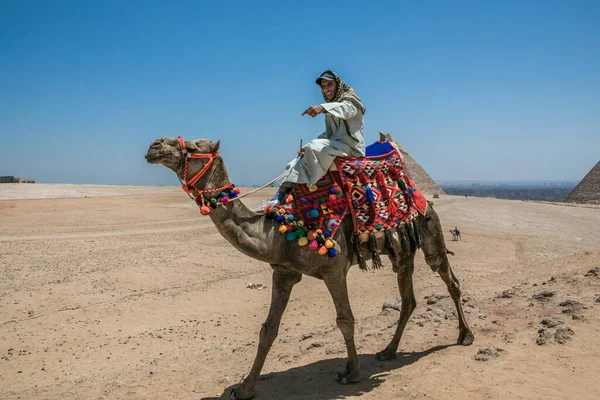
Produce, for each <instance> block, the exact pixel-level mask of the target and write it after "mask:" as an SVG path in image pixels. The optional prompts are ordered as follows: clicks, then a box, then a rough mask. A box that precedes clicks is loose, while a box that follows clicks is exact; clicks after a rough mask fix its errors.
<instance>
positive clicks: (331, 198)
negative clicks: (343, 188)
mask: <svg viewBox="0 0 600 400" xmlns="http://www.w3.org/2000/svg"><path fill="white" fill-rule="evenodd" d="M335 199H337V197H335V194H330V195H329V201H335Z"/></svg>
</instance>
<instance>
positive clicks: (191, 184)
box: [177, 136, 237, 215]
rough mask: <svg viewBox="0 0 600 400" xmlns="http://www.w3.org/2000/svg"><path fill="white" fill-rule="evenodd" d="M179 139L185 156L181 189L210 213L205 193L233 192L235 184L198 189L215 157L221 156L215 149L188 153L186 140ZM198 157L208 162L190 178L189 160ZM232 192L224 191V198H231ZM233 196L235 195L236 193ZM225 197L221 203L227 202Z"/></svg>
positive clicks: (201, 210)
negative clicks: (198, 184)
mask: <svg viewBox="0 0 600 400" xmlns="http://www.w3.org/2000/svg"><path fill="white" fill-rule="evenodd" d="M177 139H178V140H179V148H180V149H181V152H182V153H183V155H184V156H185V161H184V166H183V179H181V178H179V181H180V182H181V189H182V190H183V191H184V192H186V193H187V194H188V196H190V198H191V199H193V200H195V201H196V204H198V206H200V212H201V213H202V214H203V215H207V214H208V213H210V208H209V207H208V206H206V204H205V201H204V194H206V193H215V192H219V193H220V194H221V192H224V191H228V192H230V193H231V191H232V190H233V189H234V185H233V184H231V183H229V184H227V185H225V186H223V187H220V188H215V189H202V190H201V189H198V187H197V186H196V184H197V183H198V181H199V180H200V179H201V178H202V177H203V176H204V175H205V174H206V172H207V171H208V170H209V168H210V167H211V166H212V164H213V162H214V161H215V159H216V158H217V157H219V152H218V151H215V152H214V153H209V154H203V153H188V152H187V151H186V149H185V142H184V141H183V139H182V138H181V136H177ZM197 158H205V159H207V161H206V164H204V166H203V167H202V169H201V170H200V171H198V173H196V175H194V176H193V177H191V178H190V179H188V178H187V175H188V165H189V162H190V160H192V159H197ZM194 191H195V192H196V196H195V197H194V196H193V194H194ZM230 193H223V194H224V196H223V198H225V197H226V198H227V199H228V200H229V197H230V196H229V194H230ZM234 193H235V192H234ZM236 195H237V193H236ZM233 197H235V195H234V196H233ZM223 198H221V199H220V202H221V204H226V203H227V201H223ZM215 203H216V201H215ZM215 205H216V204H215Z"/></svg>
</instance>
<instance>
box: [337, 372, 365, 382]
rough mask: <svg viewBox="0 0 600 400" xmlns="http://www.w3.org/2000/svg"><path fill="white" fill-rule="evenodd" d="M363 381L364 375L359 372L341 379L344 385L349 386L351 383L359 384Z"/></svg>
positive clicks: (351, 373)
mask: <svg viewBox="0 0 600 400" xmlns="http://www.w3.org/2000/svg"><path fill="white" fill-rule="evenodd" d="M361 380H362V374H361V373H360V371H358V370H354V371H352V372H350V373H349V374H348V375H346V376H345V377H343V378H342V379H340V381H339V382H340V383H341V384H342V385H349V384H351V383H357V382H360V381H361Z"/></svg>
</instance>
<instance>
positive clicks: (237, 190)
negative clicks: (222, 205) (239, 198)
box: [233, 188, 242, 194]
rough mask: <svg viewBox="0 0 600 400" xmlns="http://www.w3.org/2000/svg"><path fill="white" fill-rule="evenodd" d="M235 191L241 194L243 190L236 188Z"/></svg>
mask: <svg viewBox="0 0 600 400" xmlns="http://www.w3.org/2000/svg"><path fill="white" fill-rule="evenodd" d="M233 190H234V191H235V192H236V193H237V194H240V193H241V192H242V189H240V188H235V189H233Z"/></svg>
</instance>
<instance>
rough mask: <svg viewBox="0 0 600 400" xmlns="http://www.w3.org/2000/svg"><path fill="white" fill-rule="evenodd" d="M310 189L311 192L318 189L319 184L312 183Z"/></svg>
mask: <svg viewBox="0 0 600 400" xmlns="http://www.w3.org/2000/svg"><path fill="white" fill-rule="evenodd" d="M308 190H310V191H311V192H314V191H315V190H317V185H315V184H314V183H313V184H312V185H310V186H309V187H308Z"/></svg>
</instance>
